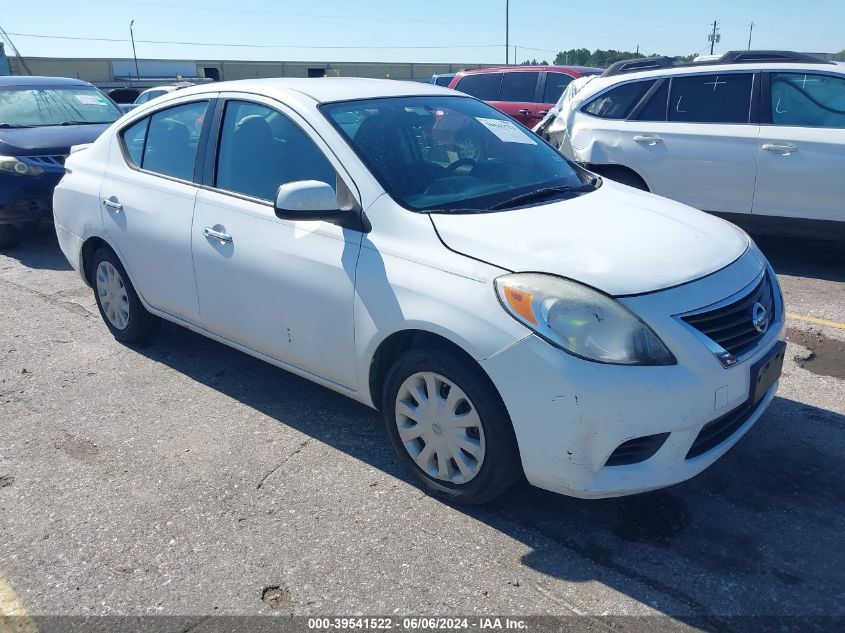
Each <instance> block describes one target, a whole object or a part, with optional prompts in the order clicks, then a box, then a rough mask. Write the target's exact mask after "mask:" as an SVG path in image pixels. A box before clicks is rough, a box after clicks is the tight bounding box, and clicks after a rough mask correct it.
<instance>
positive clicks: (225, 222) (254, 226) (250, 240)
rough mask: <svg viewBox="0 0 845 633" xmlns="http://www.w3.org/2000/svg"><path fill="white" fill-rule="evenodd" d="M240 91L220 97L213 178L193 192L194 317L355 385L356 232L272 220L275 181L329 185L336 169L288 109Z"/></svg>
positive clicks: (263, 350) (232, 337)
mask: <svg viewBox="0 0 845 633" xmlns="http://www.w3.org/2000/svg"><path fill="white" fill-rule="evenodd" d="M244 99H249V100H241V99H239V98H235V97H233V98H231V99H227V100H226V101H225V106H224V108H225V109H224V111H223V117H222V123H221V129H220V133H219V137H218V141H217V143H216V145H217V164H216V170H215V175H214V178H213V181H212V182H211V183H209V184H211V185H212V186H211V187H209V188H204V189H202V190H201V191H200V192H199V194H198V195H197V201H196V207H195V212H194V224H193V232H192V244H193V253H194V267H195V269H196V280H197V292H198V293H199V303H200V319H201V323H202V325H203V326H204V327H206V328H207V329H208V330H210V331H212V332H214V333H216V334H218V335H220V336H223V337H225V338H227V339H230V340H232V341H235V342H237V343H240V344H242V345H245V346H246V347H249V348H251V349H253V350H256V351H258V352H261V353H263V354H266V355H268V356H271V357H273V358H275V359H278V360H281V361H283V362H286V363H289V364H291V365H294V366H296V367H298V368H300V369H304V370H306V371H309V372H312V373H314V374H316V375H318V376H321V377H323V378H326V379H328V380H331V381H333V382H336V383H338V384H340V385H343V386H345V387H349V388H353V389H354V388H355V387H356V385H355V379H354V376H355V363H354V360H355V337H354V327H353V320H352V309H353V297H354V290H355V265H356V262H357V259H358V250H359V248H360V244H361V238H362V235H361V233H358V232H356V231H353V230H350V229H343V228H341V227H339V226H335V225H333V224H328V223H325V222H293V221H288V220H280V219H279V218H278V217H276V214H275V212H274V206H273V201H274V200H275V195H276V190H277V188H278V187H279V185H281V184H284V183H286V182H293V181H298V180H319V181H322V182H327V183H329V184H330V185H332V187H336V186H337V179H338V178H341V176H339V175H338V173H337V171H338V170H339V169H341V168H340V166H339V164H337V163H332V162H330V161H329V160H328V159H327V158H326V150H327V148H326V147H325V146H324V145H323V143H322V141H321V140H315V139H312V137H311V135H309V133H307V132H306V131H305V130H307V129H309V128H308V127H307V124H305V123H304V122H303V121H300V120H298V119H296V115H294V114H293V113H292V112H290V111H287V110H286V109H285V108H283V107H282V106H281V105H279V104H277V103H275V102H273V101H271V100H265V99H262V98H259V97H244ZM211 149H212V150H213V148H211ZM210 154H213V151H212V152H210ZM343 178H344V179H345V180H344V182H345V183H347V184H351V180H349V179H348V178H347V177H346V176H343Z"/></svg>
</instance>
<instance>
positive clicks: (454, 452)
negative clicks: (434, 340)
mask: <svg viewBox="0 0 845 633" xmlns="http://www.w3.org/2000/svg"><path fill="white" fill-rule="evenodd" d="M382 410H383V412H384V417H385V422H386V424H387V432H388V435H389V436H390V441H391V443H392V445H393V448H394V449H395V450H396V453H397V454H398V455H399V457H400V459H402V461H403V462H404V463H405V464H406V465H407V466H408V468H410V469H411V470H412V471H413V472H414V474H415V475H416V476H417V477H418V478H419V479H420V480H422V482H423V484H424V485H425V487H426V488H427V489H428V490H429V491H430V492H432V493H434V494H436V495H441V496H445V497H448V498H450V499H452V500H453V501H456V502H459V503H466V504H478V503H484V502H485V501H488V500H490V499H492V498H493V497H496V496H498V495H499V494H501V493H503V492H504V491H505V490H507V489H508V488H509V487H510V486H511V485H512V484H513V483H514V482H515V481H516V480H517V479H518V478H519V476H520V474H521V472H522V470H521V464H520V461H519V452H518V450H517V448H516V440H515V438H514V434H513V428H512V426H511V422H510V418H509V417H508V414H507V411H506V410H505V406H504V404H503V403H502V401H501V398H500V397H499V394H498V393H497V392H496V390H495V388H494V387H493V385H492V384H491V383H490V381H489V379H488V378H487V377H486V376H485V375H484V374H483V373H482V372H481V370H480V369H479V368H478V367H476V366H474V365H473V364H472V363H470V362H469V361H468V360H466V359H464V358H462V357H461V356H460V355H458V354H456V353H454V352H451V351H449V350H437V351H425V350H411V351H409V352H406V353H405V354H404V355H402V356H401V357H400V358H399V359H398V360H397V361H396V363H395V364H394V366H393V368H392V369H391V370H390V372H389V374H388V377H387V381H386V384H385V390H384V400H383V406H382Z"/></svg>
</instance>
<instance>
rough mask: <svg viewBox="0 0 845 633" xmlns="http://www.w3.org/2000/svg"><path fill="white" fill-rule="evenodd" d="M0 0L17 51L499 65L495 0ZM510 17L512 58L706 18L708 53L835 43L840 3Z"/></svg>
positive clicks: (568, 5)
mask: <svg viewBox="0 0 845 633" xmlns="http://www.w3.org/2000/svg"><path fill="white" fill-rule="evenodd" d="M2 4H3V5H4V6H3V9H2V11H0V27H3V28H4V29H5V30H6V31H7V32H8V33H9V34H10V36H11V38H12V40H13V41H14V42H15V44H16V45H17V47H18V49H20V52H21V54H22V55H26V56H59V57H131V55H132V49H131V46H130V44H129V43H128V38H129V21H130V20H132V19H134V20H135V38H136V40H137V49H138V57H139V58H177V59H178V58H184V59H268V60H286V59H287V60H313V61H321V60H325V61H399V62H408V61H411V62H455V63H483V62H491V63H498V62H503V61H504V57H505V50H504V40H505V29H504V18H505V0H452V1H446V0H428V1H427V2H401V1H396V0H393V1H389V0H367V1H366V2H355V1H354V0H352V1H349V0H347V1H345V2H341V1H336V0H310V2H301V1H297V2H285V1H281V0H278V1H276V2H268V1H267V0H237V1H233V0H187V1H186V2H180V1H179V0H140V1H137V2H133V1H129V0H38V1H37V2H26V1H24V2H13V1H12V0H3V2H2ZM510 15H511V18H510V42H511V48H510V56H509V59H510V60H511V61H512V60H513V55H514V49H513V45H516V46H517V56H518V60H519V61H522V60H523V59H526V58H533V57H536V58H537V59H543V58H546V59H549V60H551V59H552V58H553V57H554V54H555V53H554V52H555V51H558V50H561V49H569V48H582V47H584V48H590V49H594V48H616V49H627V50H635V49H636V47H637V45H638V44H639V46H640V50H641V51H644V52H659V53H663V54H669V55H678V54H689V53H693V52H697V51H703V50H704V49H705V48H707V47H708V44H707V41H706V36H707V33H708V30H709V24H710V23H712V21H713V20H714V19H715V20H719V22H720V25H721V36H722V40H721V43H720V44H718V45H717V47H716V51H717V52H719V51H726V50H730V49H737V48H745V47H746V45H747V41H748V24H749V23H750V22H752V21H753V22H754V23H755V26H754V37H753V46H754V48H788V49H795V50H801V51H812V52H838V51H840V50H842V49H845V29H843V26H845V0H804V1H803V2H794V1H792V2H788V1H785V0H708V1H706V2H701V1H700V0H699V1H695V2H689V1H681V0H628V1H625V0H578V1H577V2H570V1H568V0H556V1H552V2H544V1H542V0H510ZM24 34H29V35H30V36H27V35H24ZM31 35H42V36H64V37H69V38H108V39H115V40H126V41H94V40H85V39H56V38H54V37H31ZM145 40H157V41H159V42H173V41H181V42H192V43H199V44H201V45H178V44H172V43H151V42H148V41H145ZM329 47H334V48H329ZM410 47H417V48H410ZM531 49H540V50H531ZM708 52H709V51H708Z"/></svg>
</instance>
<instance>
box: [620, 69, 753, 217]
mask: <svg viewBox="0 0 845 633" xmlns="http://www.w3.org/2000/svg"><path fill="white" fill-rule="evenodd" d="M755 81H759V75H757V76H756V79H755V74H754V73H750V72H729V73H719V74H694V75H676V76H673V77H671V78H666V79H664V80H662V81H660V82H659V83H655V84H653V85H651V86H650V88H649V92H648V93H646V95H645V98H643V99H642V100H641V101H640V102H639V104H638V105H637V106H635V107H634V109H633V110H632V111H631V113H630V114H629V115H628V116H627V117H626V120H625V121H623V122H622V123H621V124H620V145H621V148H622V152H623V155H624V163H623V164H625V165H627V166H628V167H631V168H632V169H634V171H636V172H637V173H639V174H640V176H642V177H643V179H644V180H645V181H646V184H647V185H648V187H649V189H650V190H651V191H652V192H654V193H657V194H659V195H661V196H666V197H668V198H672V199H674V200H678V201H679V202H683V203H685V204H689V205H691V206H693V207H696V208H698V209H702V210H705V211H717V212H721V213H729V214H730V213H733V214H742V215H748V214H750V213H751V201H752V198H753V196H754V179H755V176H756V172H757V135H758V134H759V130H760V126H759V124H758V123H757V122H756V121H757V118H756V113H752V94H753V91H754V84H755Z"/></svg>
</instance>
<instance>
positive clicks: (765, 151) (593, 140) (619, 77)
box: [535, 51, 845, 237]
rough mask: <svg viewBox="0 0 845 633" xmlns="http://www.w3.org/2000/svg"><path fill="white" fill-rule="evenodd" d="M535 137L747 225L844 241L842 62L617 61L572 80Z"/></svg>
mask: <svg viewBox="0 0 845 633" xmlns="http://www.w3.org/2000/svg"><path fill="white" fill-rule="evenodd" d="M535 131H536V132H538V133H540V134H542V135H543V136H544V137H545V138H546V139H547V140H549V141H550V142H552V144H553V145H555V146H556V147H557V148H558V149H560V150H561V151H562V152H563V153H564V154H566V155H568V156H569V157H571V158H574V159H575V160H577V161H578V162H580V163H582V164H584V165H586V166H587V167H588V168H589V169H591V170H592V171H595V172H597V173H600V174H602V175H605V176H607V177H610V178H613V179H615V180H618V181H620V182H623V183H625V184H628V185H631V186H634V187H638V188H640V189H646V190H648V191H652V192H654V193H657V194H660V195H663V196H666V197H669V198H673V199H675V200H678V201H680V202H684V203H686V204H689V205H691V206H694V207H697V208H699V209H702V210H705V211H710V212H713V213H717V214H719V215H722V216H724V217H727V218H728V219H730V220H731V221H733V222H736V223H738V224H741V225H745V226H746V227H748V228H752V229H755V230H764V231H772V230H775V231H780V230H787V231H790V232H794V231H796V230H797V231H800V232H802V233H806V234H809V235H814V236H817V237H832V236H836V235H838V236H842V235H845V203H843V201H844V200H845V178H843V174H845V64H842V63H835V62H826V61H822V60H819V59H817V58H814V57H810V56H807V55H803V54H800V53H791V52H781V51H741V52H730V53H725V54H724V55H722V56H721V57H718V58H714V57H712V56H709V57H704V58H698V59H697V60H696V61H693V62H688V63H679V62H678V61H677V60H673V59H669V58H665V57H662V58H651V59H639V60H631V61H627V62H619V63H617V64H614V65H613V66H611V67H610V68H608V69H607V71H606V72H605V73H604V74H603V75H602V76H600V77H588V78H585V79H580V80H577V81H576V82H573V84H571V85H570V87H569V88H568V89H567V92H566V93H565V94H564V95H563V96H562V97H561V100H560V101H559V103H558V106H557V107H556V108H555V110H554V111H553V112H552V113H550V115H549V116H548V117H547V118H546V119H545V120H544V121H543V122H541V123H540V124H539V125H538V126H537V128H535Z"/></svg>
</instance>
